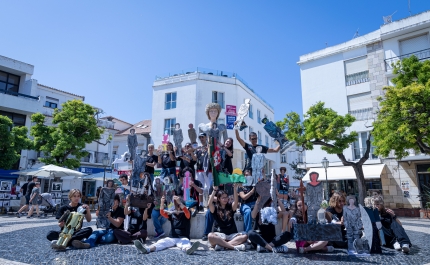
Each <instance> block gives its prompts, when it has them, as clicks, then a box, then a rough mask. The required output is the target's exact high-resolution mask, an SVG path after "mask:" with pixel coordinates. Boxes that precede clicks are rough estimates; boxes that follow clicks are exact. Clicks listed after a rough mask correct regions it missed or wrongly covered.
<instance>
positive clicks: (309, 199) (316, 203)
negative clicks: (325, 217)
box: [305, 172, 323, 220]
mask: <svg viewBox="0 0 430 265" xmlns="http://www.w3.org/2000/svg"><path fill="white" fill-rule="evenodd" d="M309 178H310V180H311V181H310V182H309V183H307V184H306V194H305V202H306V204H307V206H308V220H314V219H316V218H317V213H318V210H319V209H320V207H321V202H322V201H323V185H322V182H320V181H318V178H319V174H318V173H317V172H311V173H310V174H309Z"/></svg>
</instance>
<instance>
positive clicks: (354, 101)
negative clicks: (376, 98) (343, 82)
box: [348, 92, 372, 111]
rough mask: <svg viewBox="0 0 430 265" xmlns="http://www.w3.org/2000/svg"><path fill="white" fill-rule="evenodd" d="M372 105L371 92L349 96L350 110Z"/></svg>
mask: <svg viewBox="0 0 430 265" xmlns="http://www.w3.org/2000/svg"><path fill="white" fill-rule="evenodd" d="M371 107H372V97H371V95H370V92H368V93H362V94H357V95H352V96H348V108H349V111H354V110H360V109H367V108H371Z"/></svg>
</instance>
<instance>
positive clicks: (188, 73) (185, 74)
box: [155, 67, 274, 111]
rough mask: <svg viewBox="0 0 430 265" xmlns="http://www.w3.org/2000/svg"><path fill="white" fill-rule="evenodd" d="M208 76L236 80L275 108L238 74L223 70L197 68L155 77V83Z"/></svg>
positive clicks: (271, 107) (270, 106)
mask: <svg viewBox="0 0 430 265" xmlns="http://www.w3.org/2000/svg"><path fill="white" fill-rule="evenodd" d="M197 73H200V74H206V75H214V76H221V77H225V78H233V79H235V80H239V81H240V82H241V83H242V84H243V85H244V86H245V87H246V88H247V89H249V90H250V91H251V92H252V93H253V94H254V95H255V96H256V98H259V99H261V101H263V103H264V104H266V105H267V106H268V107H269V108H270V109H272V111H273V110H274V108H273V106H272V105H270V104H269V103H268V102H267V101H266V100H264V99H263V98H262V97H261V96H260V95H258V94H257V93H256V92H255V91H254V89H252V88H251V87H250V86H249V85H248V83H247V82H246V81H245V79H243V78H242V77H240V76H239V75H238V74H237V73H233V72H227V71H221V70H214V69H210V68H203V67H197V68H192V69H186V70H181V71H176V72H171V73H167V74H163V75H156V76H155V82H158V81H163V80H169V79H171V78H178V81H186V80H192V79H198V77H196V75H195V74H197Z"/></svg>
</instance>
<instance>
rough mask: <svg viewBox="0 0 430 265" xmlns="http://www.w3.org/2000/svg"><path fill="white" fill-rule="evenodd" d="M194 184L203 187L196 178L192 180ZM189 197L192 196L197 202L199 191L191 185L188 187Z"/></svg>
mask: <svg viewBox="0 0 430 265" xmlns="http://www.w3.org/2000/svg"><path fill="white" fill-rule="evenodd" d="M194 184H196V186H197V187H199V188H203V184H202V183H201V182H200V181H198V180H197V179H196V180H194ZM190 197H191V198H193V199H194V200H196V201H197V202H199V193H198V191H197V190H196V189H194V188H193V187H191V188H190Z"/></svg>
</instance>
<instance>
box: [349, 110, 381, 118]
mask: <svg viewBox="0 0 430 265" xmlns="http://www.w3.org/2000/svg"><path fill="white" fill-rule="evenodd" d="M348 113H349V114H351V115H352V116H354V117H355V120H356V121H366V120H370V119H374V118H375V114H374V113H373V108H367V109H358V110H352V111H349V112H348Z"/></svg>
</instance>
